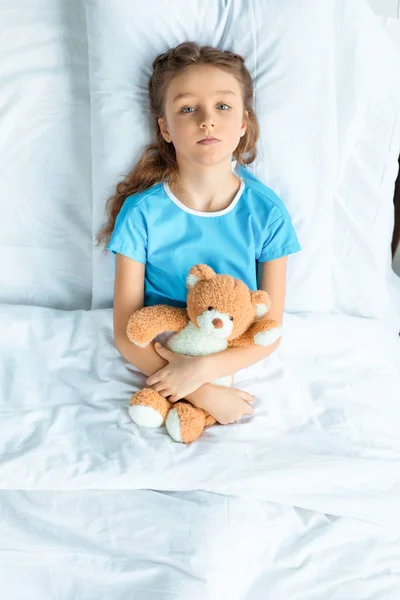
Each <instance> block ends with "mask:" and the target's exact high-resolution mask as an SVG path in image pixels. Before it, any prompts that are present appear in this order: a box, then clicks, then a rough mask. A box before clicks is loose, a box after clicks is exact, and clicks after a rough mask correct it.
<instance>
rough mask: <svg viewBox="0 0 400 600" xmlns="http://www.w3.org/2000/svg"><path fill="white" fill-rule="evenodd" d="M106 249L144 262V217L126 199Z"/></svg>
mask: <svg viewBox="0 0 400 600" xmlns="http://www.w3.org/2000/svg"><path fill="white" fill-rule="evenodd" d="M107 250H109V251H110V252H112V253H113V254H116V253H118V254H123V255H124V256H127V257H128V258H132V259H133V260H136V261H137V262H140V263H143V264H146V258H147V230H146V223H145V219H144V217H143V215H142V213H141V211H140V210H139V209H138V207H137V206H136V205H134V206H133V207H132V205H131V204H130V203H129V199H126V200H125V202H124V204H123V205H122V208H121V210H120V212H119V214H118V216H117V219H116V221H115V226H114V231H113V233H112V235H111V239H110V242H109V244H108V245H107Z"/></svg>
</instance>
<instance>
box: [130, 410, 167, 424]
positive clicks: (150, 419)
mask: <svg viewBox="0 0 400 600" xmlns="http://www.w3.org/2000/svg"><path fill="white" fill-rule="evenodd" d="M128 412H129V416H130V418H131V419H132V421H133V422H134V423H136V425H139V426H140V427H150V428H151V427H161V425H162V424H163V423H164V417H163V416H162V415H160V413H159V412H157V411H156V410H155V409H154V408H151V406H130V407H129V410H128Z"/></svg>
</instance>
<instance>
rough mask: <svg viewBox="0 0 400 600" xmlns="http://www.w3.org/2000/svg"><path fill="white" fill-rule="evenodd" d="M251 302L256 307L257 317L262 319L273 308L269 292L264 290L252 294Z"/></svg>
mask: <svg viewBox="0 0 400 600" xmlns="http://www.w3.org/2000/svg"><path fill="white" fill-rule="evenodd" d="M251 301H252V303H253V305H254V306H255V307H256V317H262V316H263V315H265V314H266V313H267V312H268V311H269V309H270V308H271V299H270V297H269V295H268V294H267V292H264V291H263V290H256V291H255V292H251Z"/></svg>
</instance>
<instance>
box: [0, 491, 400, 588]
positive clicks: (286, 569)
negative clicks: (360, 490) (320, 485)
mask: <svg viewBox="0 0 400 600" xmlns="http://www.w3.org/2000/svg"><path fill="white" fill-rule="evenodd" d="M399 541H400V540H399V539H398V538H396V537H395V536H393V535H392V534H391V533H390V532H388V531H383V530H381V529H380V528H379V527H377V526H375V525H373V524H371V523H367V522H366V521H361V520H355V519H346V518H339V517H335V516H332V515H323V514H317V513H313V512H310V511H307V510H304V509H301V508H295V507H289V506H283V505H278V504H274V503H268V502H262V501H258V500H251V499H239V498H233V497H228V496H220V495H215V494H211V493H206V492H184V493H173V494H172V493H162V492H155V491H144V490H142V491H130V490H124V491H121V490H118V491H115V490H107V491H102V492H101V493H100V492H99V491H97V490H92V491H73V492H17V491H16V492H0V593H1V597H2V598H7V600H21V599H22V598H25V597H26V594H27V592H28V591H29V598H30V600H55V599H57V600H58V599H62V600H110V598H114V599H116V600H164V599H165V600H169V599H171V600H178V599H179V600H188V599H190V600H225V598H226V599H228V598H229V600H267V599H268V600H270V599H271V600H283V599H284V600H328V599H329V600H349V599H350V598H354V599H355V600H378V599H379V600H398V597H399V589H400V573H399V565H400V543H399Z"/></svg>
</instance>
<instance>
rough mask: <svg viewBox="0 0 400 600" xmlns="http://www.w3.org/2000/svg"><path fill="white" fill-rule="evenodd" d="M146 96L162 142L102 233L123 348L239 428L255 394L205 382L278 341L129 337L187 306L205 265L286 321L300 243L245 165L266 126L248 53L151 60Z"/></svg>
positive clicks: (168, 385) (206, 49)
mask: <svg viewBox="0 0 400 600" xmlns="http://www.w3.org/2000/svg"><path fill="white" fill-rule="evenodd" d="M149 94H150V107H151V111H152V114H153V116H154V127H155V131H154V136H155V139H154V142H153V143H152V144H150V145H148V146H147V147H146V148H145V149H144V151H143V153H142V155H141V157H140V159H139V161H138V163H137V164H136V166H135V167H134V169H133V170H132V172H131V173H129V175H127V176H126V177H125V179H124V181H122V182H121V183H119V184H118V185H117V188H116V192H115V194H114V195H113V196H112V197H111V198H110V199H109V200H108V203H107V213H108V222H107V223H106V225H105V226H104V227H103V229H102V230H101V231H100V233H99V235H98V240H99V241H100V242H102V243H104V244H105V245H106V246H107V248H108V250H110V251H111V252H113V253H114V254H115V255H116V272H115V288H114V339H115V344H116V347H117V349H118V351H119V352H120V354H121V355H122V356H123V357H124V358H125V359H126V360H127V361H129V362H130V363H132V364H133V365H135V366H136V367H137V368H138V369H140V371H142V372H143V373H144V374H145V375H146V376H148V379H147V380H146V384H147V385H148V386H149V387H152V388H153V389H154V390H156V391H158V392H159V393H160V394H161V395H162V396H163V397H168V399H169V400H170V401H171V402H175V401H177V400H179V399H181V398H186V399H187V400H188V401H189V402H191V403H192V404H194V405H195V406H198V407H201V408H204V409H205V410H206V411H207V412H209V413H210V414H211V415H212V416H214V417H215V419H216V420H217V421H218V422H220V423H223V424H225V423H231V422H233V421H236V420H238V419H239V418H240V417H242V416H243V415H244V414H252V412H253V408H252V406H251V405H250V402H251V401H252V400H253V398H252V396H251V395H250V394H248V393H247V392H244V391H242V390H238V389H235V388H223V387H217V386H213V385H211V384H208V383H207V382H208V381H212V380H214V379H217V378H218V377H222V376H225V375H229V374H232V373H234V372H236V371H238V370H239V369H242V368H244V367H247V366H249V365H251V364H253V363H255V362H257V361H259V360H261V359H263V358H265V357H267V356H268V355H270V354H271V353H272V352H273V351H274V350H275V349H276V348H277V346H278V345H279V341H277V342H275V343H274V344H273V345H271V346H269V347H268V348H265V347H260V346H254V347H252V348H246V349H242V348H230V349H227V350H225V351H223V352H220V353H217V354H213V355H212V356H211V357H207V356H206V357H186V356H180V355H177V354H174V353H172V352H170V351H169V350H168V349H166V348H165V347H164V346H161V345H159V344H156V345H150V346H148V347H147V348H139V347H136V346H135V345H134V344H131V343H130V342H129V340H128V339H127V336H126V325H127V322H128V319H129V316H130V315H131V313H133V312H134V311H135V310H137V309H138V308H140V307H142V306H143V305H145V306H147V305H154V304H170V305H174V306H182V307H184V306H186V301H185V299H186V292H187V289H186V276H187V274H188V271H189V269H190V268H191V267H192V266H193V265H194V264H196V263H205V264H208V265H210V266H211V267H212V268H213V269H214V270H215V271H216V272H218V273H226V274H230V275H232V276H233V277H236V278H239V279H242V280H243V281H244V282H245V283H246V284H247V285H248V286H249V287H250V289H253V290H254V289H257V288H260V289H264V290H266V291H267V292H268V293H269V295H270V297H271V301H272V308H271V310H270V312H269V313H268V318H271V319H275V320H276V321H277V322H278V324H281V323H282V317H283V308H284V298H285V278H286V263H287V255H288V254H291V253H293V252H297V251H298V250H300V246H299V243H298V240H297V237H296V233H295V231H294V228H293V225H292V223H291V220H290V217H289V215H288V212H287V210H286V209H285V207H284V205H283V204H282V202H281V201H280V200H279V198H278V197H277V196H276V195H275V194H274V193H273V192H272V191H271V190H270V189H269V188H267V187H266V186H265V185H263V184H262V183H261V182H260V181H259V180H258V179H256V178H255V177H254V176H253V175H252V174H251V173H250V172H249V171H248V170H247V169H246V168H245V167H244V166H243V165H245V164H248V163H251V162H252V161H253V160H254V159H255V157H256V141H257V138H258V133H259V130H258V123H257V119H256V116H255V114H254V111H253V108H252V98H253V85H252V80H251V77H250V74H249V72H248V70H247V69H246V67H245V65H244V60H243V58H242V57H241V56H239V55H237V54H234V53H232V52H229V51H221V50H218V49H216V48H213V47H210V46H203V47H201V46H199V45H198V44H196V43H192V42H185V43H183V44H180V45H179V46H177V47H175V48H172V49H170V50H169V51H168V52H165V53H164V54H161V55H160V56H158V57H157V58H156V59H155V60H154V62H153V73H152V76H151V78H150V81H149ZM232 156H233V157H234V158H235V159H236V167H234V166H233V165H234V163H233V162H232Z"/></svg>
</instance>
